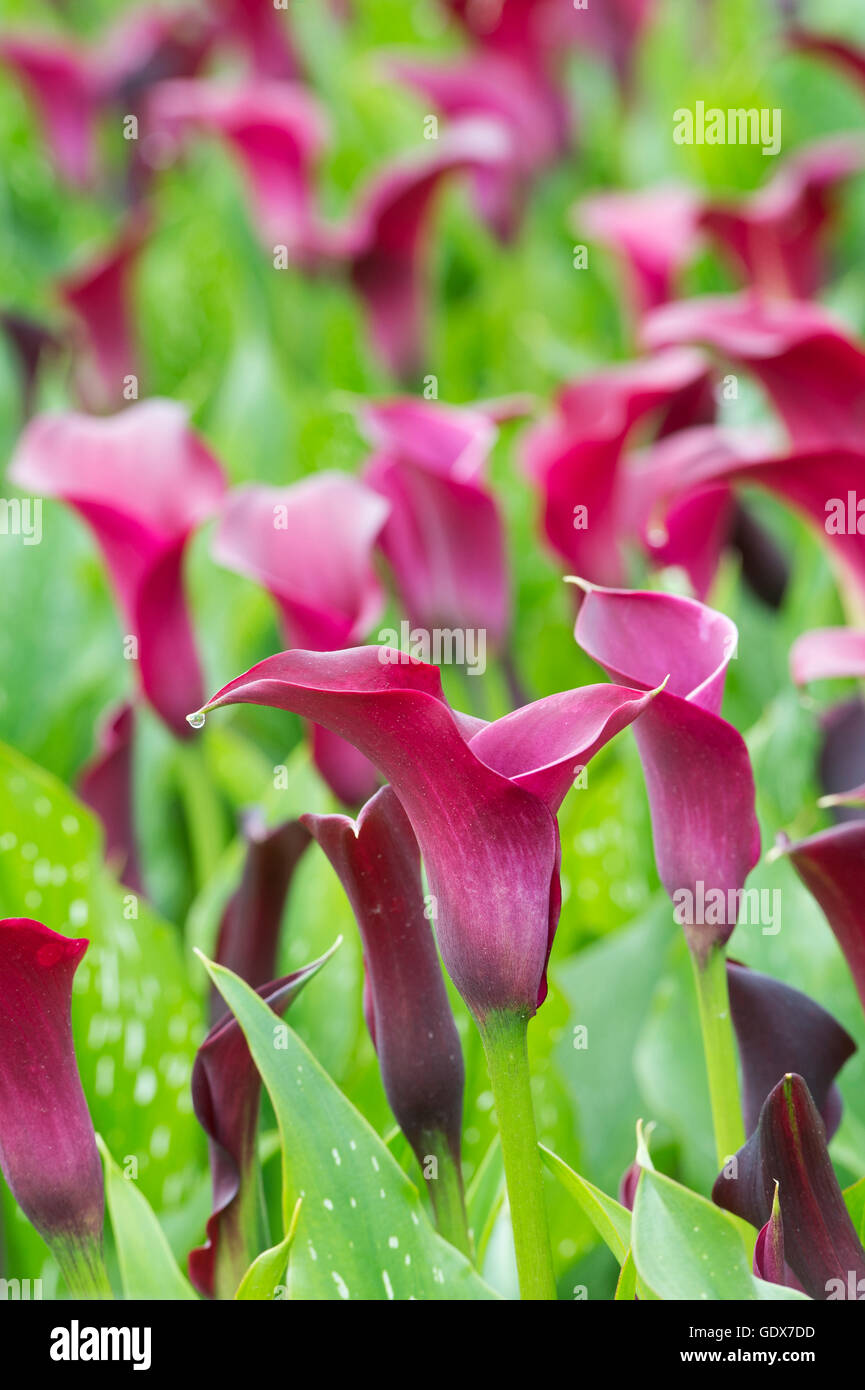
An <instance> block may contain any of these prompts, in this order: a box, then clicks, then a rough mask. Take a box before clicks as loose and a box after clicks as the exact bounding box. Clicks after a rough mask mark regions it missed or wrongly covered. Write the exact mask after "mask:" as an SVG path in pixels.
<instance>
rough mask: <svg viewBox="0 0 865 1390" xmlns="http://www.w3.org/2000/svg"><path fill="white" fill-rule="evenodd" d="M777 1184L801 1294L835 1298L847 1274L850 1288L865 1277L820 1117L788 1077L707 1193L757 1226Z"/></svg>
mask: <svg viewBox="0 0 865 1390" xmlns="http://www.w3.org/2000/svg"><path fill="white" fill-rule="evenodd" d="M776 1183H777V1185H778V1202H779V1206H780V1211H781V1218H782V1220H783V1229H784V1259H785V1261H786V1262H787V1263H788V1264H789V1265H790V1268H791V1269H792V1270H793V1272H794V1274H795V1275H796V1276H797V1278H798V1279H799V1280H800V1281H801V1285H802V1288H803V1289H804V1290H805V1292H806V1293H807V1294H808V1296H809V1297H810V1298H817V1299H828V1298H830V1297H833V1296H834V1297H838V1293H837V1290H836V1287H835V1286H836V1281H839V1280H840V1281H841V1287H842V1288H843V1289H844V1290H846V1289H847V1288H848V1284H849V1280H850V1278H851V1276H852V1281H853V1285H854V1288H855V1285H856V1284H857V1283H858V1281H859V1280H860V1279H863V1278H865V1250H863V1248H862V1246H861V1244H860V1242H859V1240H858V1238H857V1236H856V1232H855V1230H854V1229H853V1223H852V1221H851V1220H850V1217H849V1215H848V1212H847V1208H846V1206H845V1205H844V1198H843V1196H842V1194H841V1188H840V1187H839V1185H838V1179H837V1178H836V1176H835V1171H834V1169H833V1167H832V1160H831V1159H830V1157H829V1151H828V1149H827V1148H826V1131H825V1129H824V1126H823V1121H822V1120H821V1119H820V1116H819V1114H818V1112H817V1109H816V1106H815V1105H814V1101H813V1100H812V1098H811V1094H810V1092H809V1090H808V1087H807V1085H806V1084H805V1082H804V1081H803V1079H802V1077H801V1076H797V1075H795V1074H792V1075H789V1076H786V1077H784V1078H783V1079H781V1080H780V1081H779V1082H778V1084H777V1086H775V1088H774V1089H773V1090H772V1092H771V1093H770V1095H769V1096H768V1097H767V1099H766V1102H765V1104H764V1106H763V1109H762V1111H761V1112H760V1122H759V1124H758V1126H757V1129H756V1130H755V1131H754V1133H753V1134H752V1135H751V1138H750V1139H749V1140H748V1141H747V1143H746V1144H745V1146H744V1148H741V1149H740V1150H739V1152H738V1154H736V1162H735V1165H734V1164H732V1163H731V1164H730V1165H728V1167H727V1168H725V1170H724V1172H723V1173H722V1174H721V1175H720V1177H719V1178H718V1179H717V1180H716V1182H715V1186H714V1188H713V1191H712V1197H713V1199H714V1201H715V1202H717V1204H718V1206H720V1207H724V1208H725V1210H727V1211H732V1212H734V1213H735V1215H736V1216H741V1217H742V1218H743V1219H744V1220H745V1221H750V1222H751V1224H752V1226H757V1227H758V1228H761V1229H762V1227H764V1226H765V1225H766V1223H767V1222H768V1221H769V1220H770V1219H771V1216H772V1209H773V1205H774V1197H775V1185H776ZM763 1253H764V1254H765V1248H764V1251H763ZM862 1287H863V1288H865V1284H863V1285H862ZM840 1296H841V1297H842V1298H844V1297H848V1296H849V1295H848V1294H847V1293H846V1292H844V1293H841V1295H840ZM856 1296H857V1295H856V1294H855V1293H854V1297H856Z"/></svg>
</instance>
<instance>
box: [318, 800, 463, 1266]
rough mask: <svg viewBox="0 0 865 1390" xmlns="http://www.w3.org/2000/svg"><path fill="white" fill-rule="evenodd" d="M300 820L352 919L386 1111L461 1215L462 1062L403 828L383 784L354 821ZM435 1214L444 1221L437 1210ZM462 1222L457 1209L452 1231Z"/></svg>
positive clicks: (411, 845) (441, 1197)
mask: <svg viewBox="0 0 865 1390" xmlns="http://www.w3.org/2000/svg"><path fill="white" fill-rule="evenodd" d="M302 820H303V824H304V825H305V826H306V828H307V830H308V831H309V833H310V834H311V835H312V836H313V838H314V839H315V840H316V841H317V842H318V844H319V845H320V846H321V848H322V849H323V850H324V852H325V854H326V855H327V857H328V859H329V860H330V862H331V864H332V865H333V867H334V870H335V871H336V873H337V876H338V877H339V880H340V882H341V884H342V886H343V888H344V889H345V892H346V894H347V896H348V900H349V902H350V903H351V906H352V911H353V912H354V915H355V919H356V921H357V925H358V929H359V931H360V935H361V940H362V942H363V958H364V973H365V981H366V991H365V1004H366V1009H367V1023H368V1025H369V1030H370V1034H371V1036H372V1040H373V1043H374V1045H375V1049H376V1052H377V1054H378V1061H379V1067H380V1068H381V1076H382V1082H383V1084H384V1089H385V1094H386V1095H387V1098H388V1102H389V1104H390V1107H391V1110H392V1111H393V1113H394V1116H395V1118H396V1120H397V1123H398V1124H399V1126H400V1128H401V1129H402V1131H403V1133H404V1134H405V1136H406V1138H407V1139H408V1141H409V1143H410V1144H411V1146H412V1149H413V1150H414V1153H415V1156H416V1157H417V1160H418V1162H419V1163H420V1165H421V1167H422V1169H424V1173H425V1176H426V1175H427V1165H428V1159H429V1158H430V1157H434V1158H436V1160H437V1163H441V1162H444V1163H448V1164H450V1165H451V1166H452V1168H453V1169H454V1177H455V1184H454V1185H455V1186H456V1189H457V1191H456V1192H455V1193H454V1192H453V1190H452V1186H451V1184H449V1183H447V1182H443V1181H442V1177H443V1176H444V1175H443V1174H439V1173H438V1172H436V1173H435V1177H434V1179H433V1180H431V1181H430V1182H429V1184H428V1190H429V1193H430V1197H431V1200H432V1202H433V1206H434V1207H435V1209H436V1212H437V1213H439V1212H440V1211H441V1207H442V1205H445V1206H447V1204H448V1200H449V1199H450V1202H451V1203H452V1204H455V1205H457V1206H458V1207H459V1208H460V1209H462V1205H463V1204H462V1181H461V1177H460V1173H459V1164H460V1134H461V1129H462V1102H463V1083H464V1067H463V1056H462V1049H461V1047H460V1040H459V1034H458V1033H457V1028H456V1024H455V1022H454V1017H453V1012H452V1010H451V1006H450V1002H449V1000H448V996H447V990H446V989H445V983H444V979H443V977H442V972H441V966H440V964H439V958H438V952H437V951H436V945H435V938H434V936H433V932H432V924H431V921H430V916H431V915H432V916H434V915H435V914H434V911H433V912H432V913H431V912H430V908H429V907H428V904H427V903H426V902H425V900H424V894H423V885H422V882H421V871H420V851H419V849H418V845H417V840H416V839H415V835H414V831H413V830H412V827H411V822H410V821H409V819H408V816H407V815H406V813H405V811H404V810H403V808H402V806H401V805H400V802H399V800H398V799H397V797H396V795H395V793H394V791H393V789H392V788H391V787H382V788H381V790H380V791H378V792H376V794H375V796H374V797H373V798H372V799H371V800H370V801H368V802H367V804H366V805H365V806H364V807H363V809H362V810H361V812H360V815H359V816H358V818H357V821H351V820H349V819H348V818H347V817H346V816H314V815H305V816H303V818H302ZM441 1215H442V1219H444V1220H447V1219H448V1215H447V1212H443V1213H441ZM452 1215H453V1214H452ZM464 1224H465V1215H464V1212H463V1211H460V1212H458V1213H457V1214H456V1218H455V1219H454V1220H453V1225H454V1226H456V1227H457V1228H459V1226H460V1225H463V1226H464ZM466 1244H467V1242H466Z"/></svg>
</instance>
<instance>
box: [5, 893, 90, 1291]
mask: <svg viewBox="0 0 865 1390" xmlns="http://www.w3.org/2000/svg"><path fill="white" fill-rule="evenodd" d="M87 945H88V943H87V942H86V941H78V940H71V939H70V938H68V937H65V936H61V935H60V934H59V933H58V932H54V931H51V930H50V929H49V928H48V927H46V926H44V925H43V924H42V923H41V922H35V921H32V920H31V919H29V918H25V917H9V918H5V919H4V920H3V921H0V1056H2V1058H3V1065H2V1067H0V1168H2V1170H3V1175H4V1177H5V1178H6V1181H7V1183H8V1184H9V1187H10V1188H11V1190H12V1195H13V1196H14V1198H15V1200H16V1201H17V1202H18V1205H19V1206H20V1207H21V1210H22V1211H23V1212H24V1214H25V1216H26V1217H27V1219H28V1220H29V1221H31V1222H32V1223H33V1225H34V1226H35V1227H36V1229H37V1231H38V1232H39V1234H40V1235H41V1236H42V1237H43V1238H44V1239H45V1240H46V1241H47V1242H48V1244H49V1245H50V1246H51V1249H52V1251H53V1252H54V1254H55V1255H56V1257H57V1259H58V1262H59V1264H60V1267H61V1269H62V1270H63V1273H64V1275H65V1276H66V1278H67V1281H68V1282H69V1284H70V1288H71V1289H72V1290H73V1292H78V1290H79V1289H80V1288H84V1287H86V1286H88V1285H90V1286H91V1290H92V1291H94V1292H95V1291H99V1292H103V1293H104V1292H106V1291H107V1281H105V1276H104V1269H103V1266H102V1223H103V1216H104V1187H103V1179H102V1165H101V1163H100V1161H99V1154H98V1152H97V1149H96V1138H95V1135H94V1133H93V1122H92V1121H91V1119H90V1112H89V1110H88V1109H87V1101H86V1100H85V1098H84V1092H83V1090H82V1088H81V1079H80V1077H79V1075H78V1065H77V1063H76V1060H75V1046H74V1043H73V1038H72V1020H71V1006H72V980H73V976H74V975H75V971H76V969H77V967H78V964H79V962H80V960H81V957H82V956H83V955H84V952H85V951H86V949H87Z"/></svg>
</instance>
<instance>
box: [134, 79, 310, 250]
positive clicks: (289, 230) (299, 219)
mask: <svg viewBox="0 0 865 1390" xmlns="http://www.w3.org/2000/svg"><path fill="white" fill-rule="evenodd" d="M147 128H148V140H149V141H150V142H151V143H150V149H151V151H152V154H153V156H154V158H156V159H157V160H158V162H162V161H164V159H165V157H166V152H167V149H168V148H171V147H172V146H176V145H178V144H180V143H182V142H183V141H184V140H185V139H186V138H187V137H188V136H189V135H190V134H191V133H198V134H205V135H215V136H217V137H218V138H220V139H221V140H224V141H225V143H226V144H227V145H228V146H229V147H230V149H231V150H232V152H233V153H234V154H235V156H236V157H237V159H238V161H239V162H240V166H241V168H242V170H243V173H244V176H245V179H246V182H247V185H248V188H249V196H250V200H251V203H252V211H253V217H254V221H255V225H256V229H257V231H258V232H259V234H260V236H261V238H262V241H263V242H264V244H265V245H266V246H267V248H268V249H269V250H270V251H271V252H272V251H273V250H274V248H275V247H276V246H285V247H286V249H287V252H288V255H289V256H290V258H291V260H292V261H293V262H296V263H300V264H306V263H308V262H309V261H310V259H311V258H312V259H314V258H315V256H316V247H317V232H316V213H315V199H314V174H315V167H316V163H317V160H318V157H319V155H320V154H321V151H322V149H323V146H324V143H325V138H326V123H325V119H324V115H323V113H322V110H321V108H320V106H319V104H318V103H317V101H316V100H315V98H314V97H313V96H312V95H311V93H309V92H308V91H306V90H305V89H304V88H302V87H299V86H296V85H294V84H291V83H286V82H276V81H273V80H271V81H266V80H261V79H258V80H252V79H249V80H248V81H247V82H246V83H245V84H243V85H241V86H235V87H229V86H226V85H225V84H220V83H218V82H216V81H214V80H213V79H211V78H187V79H179V80H177V81H173V82H161V83H159V85H158V86H156V87H154V88H153V90H152V91H151V93H150V97H149V101H148V115H147ZM146 153H147V147H145V154H146Z"/></svg>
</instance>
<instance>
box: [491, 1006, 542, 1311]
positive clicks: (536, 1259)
mask: <svg viewBox="0 0 865 1390" xmlns="http://www.w3.org/2000/svg"><path fill="white" fill-rule="evenodd" d="M527 1027H528V1019H527V1018H526V1017H525V1016H524V1015H522V1014H517V1013H505V1012H497V1013H491V1014H488V1015H487V1017H486V1018H485V1019H484V1020H483V1022H482V1023H481V1024H480V1030H481V1037H482V1038H483V1044H484V1051H485V1052H486V1057H487V1068H488V1070H489V1074H490V1082H491V1084H492V1090H493V1097H494V1099H495V1104H496V1117H497V1119H498V1125H499V1136H500V1138H501V1144H502V1156H503V1158H504V1164H505V1181H506V1183H507V1188H508V1203H509V1205H510V1210H511V1224H512V1226H513V1231H514V1247H515V1250H516V1256H517V1274H518V1276H519V1281H520V1295H521V1297H522V1298H524V1299H533V1300H538V1299H555V1297H556V1281H555V1275H554V1273H553V1256H552V1251H551V1249H550V1232H549V1226H548V1223H547V1211H546V1206H545V1204H544V1177H543V1167H542V1165H541V1156H540V1153H539V1152H538V1136H537V1130H536V1128H535V1112H534V1108H533V1106H532V1091H531V1081H530V1075H529V1054H528V1046H527Z"/></svg>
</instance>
